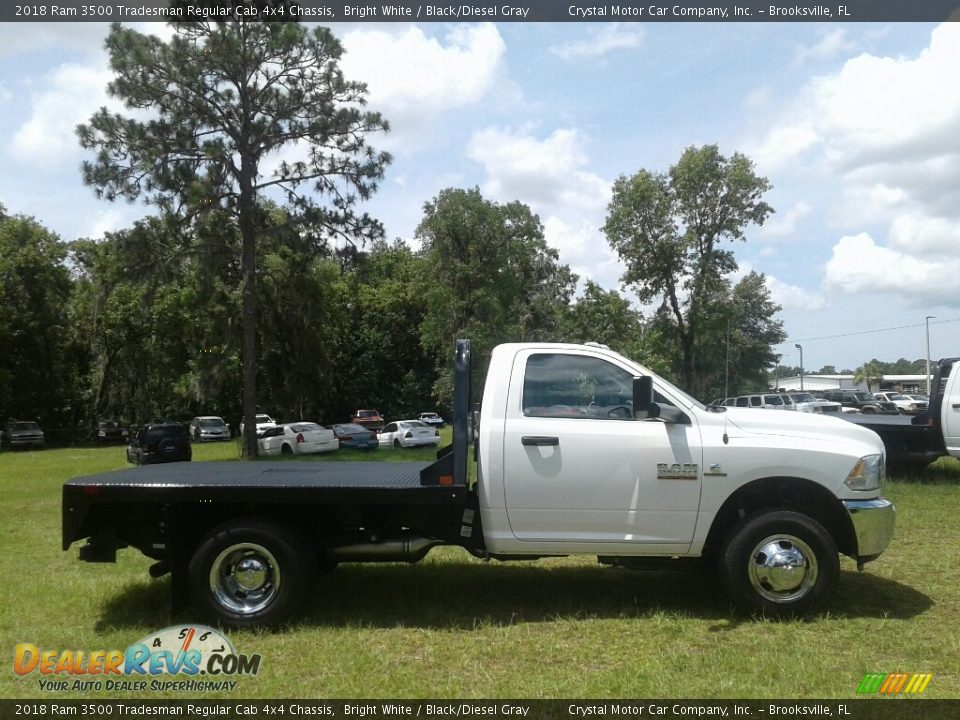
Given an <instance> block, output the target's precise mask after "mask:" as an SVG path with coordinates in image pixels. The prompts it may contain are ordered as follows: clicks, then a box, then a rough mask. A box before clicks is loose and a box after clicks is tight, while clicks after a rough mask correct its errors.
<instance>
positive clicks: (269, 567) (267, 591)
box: [210, 543, 280, 615]
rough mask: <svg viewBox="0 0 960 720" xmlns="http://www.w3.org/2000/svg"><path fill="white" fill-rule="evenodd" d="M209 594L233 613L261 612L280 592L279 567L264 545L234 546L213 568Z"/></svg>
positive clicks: (240, 544)
mask: <svg viewBox="0 0 960 720" xmlns="http://www.w3.org/2000/svg"><path fill="white" fill-rule="evenodd" d="M210 591H211V593H213V596H214V598H215V599H216V602H217V603H218V604H220V605H221V606H222V607H224V608H226V609H227V610H229V611H230V612H233V613H236V614H238V615H252V614H255V613H258V612H260V611H262V610H263V609H264V608H266V607H267V606H268V605H270V603H272V602H273V601H274V599H275V598H276V597H277V593H278V592H279V591H280V565H279V563H278V562H277V559H276V558H275V557H274V556H273V553H271V552H270V551H269V550H267V549H266V548H265V547H264V546H263V545H258V544H256V543H238V544H236V545H231V546H230V547H228V548H226V549H224V550H223V551H222V552H221V553H220V554H219V555H217V557H216V558H215V559H214V561H213V564H212V565H211V566H210Z"/></svg>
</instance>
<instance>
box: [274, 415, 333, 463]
mask: <svg viewBox="0 0 960 720" xmlns="http://www.w3.org/2000/svg"><path fill="white" fill-rule="evenodd" d="M257 443H258V444H259V445H260V453H261V454H262V455H308V454H310V453H324V452H332V451H334V450H336V449H337V448H339V447H340V440H338V439H337V436H336V435H335V434H334V432H333V430H331V429H330V428H325V427H324V426H323V425H317V423H312V422H296V423H284V424H283V425H276V426H274V427H272V428H267V429H266V430H265V431H264V433H263V437H261V438H260V439H259V440H257Z"/></svg>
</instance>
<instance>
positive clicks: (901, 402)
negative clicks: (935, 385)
mask: <svg viewBox="0 0 960 720" xmlns="http://www.w3.org/2000/svg"><path fill="white" fill-rule="evenodd" d="M873 396H874V397H875V398H876V399H877V400H886V401H887V402H892V403H893V404H894V405H896V406H897V412H899V413H900V414H901V415H919V414H920V413H922V412H923V411H925V410H926V409H927V403H926V402H920V401H918V400H914V399H913V398H910V397H908V396H906V395H903V394H902V393H898V392H892V391H883V392H878V393H874V394H873Z"/></svg>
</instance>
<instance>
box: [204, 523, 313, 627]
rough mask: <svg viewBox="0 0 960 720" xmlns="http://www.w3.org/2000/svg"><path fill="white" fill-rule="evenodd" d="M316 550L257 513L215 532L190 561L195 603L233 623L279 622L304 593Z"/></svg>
mask: <svg viewBox="0 0 960 720" xmlns="http://www.w3.org/2000/svg"><path fill="white" fill-rule="evenodd" d="M314 566H315V560H314V553H313V552H311V551H310V550H309V549H308V548H307V547H306V546H305V544H304V543H303V542H302V541H301V540H300V538H299V537H298V536H297V535H296V534H295V533H293V532H291V531H290V530H288V529H287V528H284V527H281V526H280V525H276V524H273V523H271V522H267V521H264V520H259V519H255V518H251V519H246V520H235V521H231V522H229V523H226V524H224V525H221V526H220V527H219V528H217V529H216V530H214V531H213V532H211V533H210V534H209V535H207V537H206V538H204V540H203V541H201V543H200V545H199V546H198V547H197V550H196V552H195V553H194V555H193V557H192V558H191V560H190V564H189V568H188V573H189V578H190V591H191V595H192V598H193V601H194V603H195V604H196V605H197V606H198V607H199V608H200V609H201V610H202V611H204V613H205V614H208V615H210V616H212V617H213V618H215V619H216V620H217V621H219V622H220V624H222V625H225V626H229V627H237V628H241V627H251V626H275V625H278V624H280V623H282V622H283V621H285V620H287V619H288V618H290V617H291V616H292V615H293V614H294V613H295V612H296V611H297V610H299V608H300V606H301V604H302V603H303V601H304V600H305V598H306V594H307V590H308V588H309V584H310V581H311V579H312V577H313V574H314Z"/></svg>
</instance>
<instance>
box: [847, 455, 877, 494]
mask: <svg viewBox="0 0 960 720" xmlns="http://www.w3.org/2000/svg"><path fill="white" fill-rule="evenodd" d="M885 470H886V469H885V468H884V463H883V455H867V456H865V457H862V458H860V459H859V460H858V461H857V464H856V465H854V466H853V470H851V471H850V474H849V475H847V479H846V480H845V481H844V482H845V483H846V484H847V487H848V488H850V489H851V490H861V491H863V490H878V489H879V488H880V483H881V482H883V477H884V474H885Z"/></svg>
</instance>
